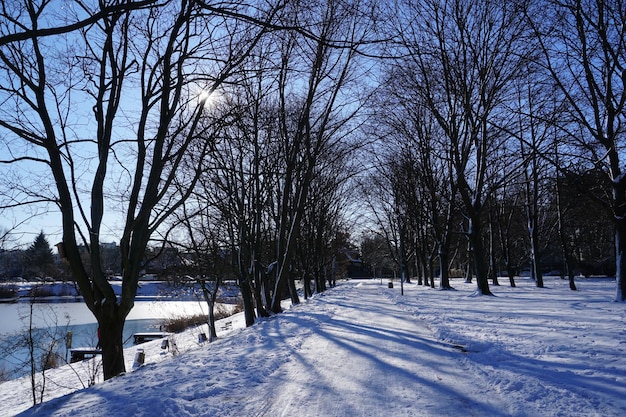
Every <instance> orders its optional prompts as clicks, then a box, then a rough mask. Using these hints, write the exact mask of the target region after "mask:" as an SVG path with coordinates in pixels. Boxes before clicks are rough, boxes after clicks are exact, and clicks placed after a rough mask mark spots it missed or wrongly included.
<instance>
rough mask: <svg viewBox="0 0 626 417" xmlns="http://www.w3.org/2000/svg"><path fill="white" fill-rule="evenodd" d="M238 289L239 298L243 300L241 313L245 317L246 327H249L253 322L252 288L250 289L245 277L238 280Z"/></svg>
mask: <svg viewBox="0 0 626 417" xmlns="http://www.w3.org/2000/svg"><path fill="white" fill-rule="evenodd" d="M239 290H240V291H241V298H242V301H243V314H244V316H245V319H246V327H250V326H252V325H253V324H254V319H255V315H254V304H253V303H252V290H251V289H250V283H249V282H248V280H247V279H245V280H241V281H240V282H239Z"/></svg>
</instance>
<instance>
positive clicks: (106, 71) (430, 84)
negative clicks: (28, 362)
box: [0, 0, 626, 379]
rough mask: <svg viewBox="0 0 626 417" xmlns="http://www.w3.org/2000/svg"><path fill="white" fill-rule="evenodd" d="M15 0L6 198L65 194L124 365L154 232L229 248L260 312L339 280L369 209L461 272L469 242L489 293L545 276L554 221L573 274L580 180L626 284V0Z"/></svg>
mask: <svg viewBox="0 0 626 417" xmlns="http://www.w3.org/2000/svg"><path fill="white" fill-rule="evenodd" d="M1 3H2V6H3V7H2V8H1V9H0V100H1V102H2V106H1V107H0V137H1V138H2V139H1V144H0V145H1V146H2V149H3V150H2V152H1V154H2V155H3V156H2V157H1V160H0V169H1V170H2V173H3V175H2V176H1V178H0V196H1V198H2V202H1V204H0V206H1V207H2V209H3V210H5V212H8V210H10V209H12V210H15V209H24V210H26V208H27V207H34V208H38V209H39V210H56V211H58V212H60V213H61V218H62V221H61V228H62V231H63V238H62V244H61V245H60V252H61V253H62V255H63V257H64V259H65V262H66V264H67V266H68V268H69V269H70V271H71V275H72V278H73V279H74V280H75V281H76V283H77V285H78V287H79V288H80V292H81V294H82V295H83V297H84V299H85V303H86V305H87V306H88V307H89V309H90V310H91V312H92V313H93V314H94V316H95V317H96V319H97V321H98V324H99V326H100V329H101V340H102V351H103V371H104V377H105V379H108V378H111V377H113V376H115V375H118V374H120V373H122V372H124V361H123V349H122V348H121V346H122V343H121V342H122V328H123V326H124V322H125V319H126V316H127V315H128V313H129V312H130V311H131V309H132V308H133V304H134V299H135V295H136V291H137V285H138V279H139V275H140V272H141V271H142V269H143V268H144V267H145V262H146V256H145V255H146V251H147V250H148V248H149V247H154V246H155V245H156V246H157V247H161V248H163V250H165V249H166V248H176V250H177V253H186V254H190V255H188V256H187V258H188V259H187V260H186V261H187V262H189V264H190V265H193V266H194V268H196V271H197V274H195V276H198V277H203V276H210V275H211V274H213V275H216V274H215V271H218V270H220V265H223V264H227V265H229V266H230V267H231V268H233V270H234V271H235V273H236V276H237V279H238V282H239V285H240V288H241V293H242V297H243V300H244V308H245V314H246V322H247V323H248V324H252V323H253V322H254V320H255V317H257V316H264V315H268V314H274V313H278V312H280V311H281V306H280V303H281V300H282V299H283V298H284V297H287V298H290V300H291V302H292V303H297V302H299V298H298V297H299V295H298V292H297V290H296V288H295V284H294V278H302V279H303V281H305V286H304V288H305V293H304V295H305V297H306V296H308V295H310V294H311V292H312V291H323V290H324V289H325V287H326V284H327V283H328V282H329V279H328V278H329V277H330V282H331V283H332V282H333V279H335V277H336V276H337V273H336V271H337V270H339V267H338V265H337V262H338V260H337V253H338V251H339V250H340V249H341V248H345V247H346V246H348V244H349V241H350V231H351V230H353V229H352V227H353V226H354V224H355V223H354V222H355V220H354V217H351V216H350V213H354V212H351V209H353V208H355V207H357V208H358V210H360V211H358V210H357V211H356V212H359V213H361V214H363V213H365V214H363V216H362V217H363V218H365V220H368V221H367V222H366V223H365V225H364V224H361V225H360V226H361V227H369V228H370V229H372V230H373V231H375V232H376V233H377V234H378V235H379V236H382V237H383V238H384V239H383V240H384V243H385V244H386V245H387V246H389V245H392V246H393V245H396V246H398V249H399V248H400V247H402V250H396V251H395V252H393V253H394V254H395V255H394V256H396V258H397V259H396V261H397V263H398V265H402V266H403V268H402V269H404V270H406V269H407V268H409V267H412V268H413V267H414V270H413V273H414V274H415V275H420V276H423V277H424V278H425V277H427V276H428V278H429V281H431V282H432V279H433V278H432V277H433V274H432V271H433V270H434V267H433V266H432V263H433V259H435V258H436V259H438V264H439V265H440V267H439V268H438V269H439V274H440V276H439V279H440V283H441V286H442V287H444V288H447V287H449V286H450V283H449V276H448V273H449V270H450V268H449V266H450V265H453V263H454V262H455V261H458V259H459V257H457V256H456V255H455V251H456V250H457V248H461V247H464V249H463V250H464V252H465V253H466V258H467V259H471V270H472V272H473V275H474V276H475V277H476V281H477V285H478V289H479V290H480V292H481V293H482V294H489V293H490V289H489V282H488V279H489V276H490V273H491V274H492V273H494V272H495V271H498V270H500V269H501V268H503V265H504V268H503V269H505V270H507V271H511V273H512V274H514V273H515V271H514V270H515V268H516V267H519V266H520V265H521V264H522V261H523V259H525V258H526V259H530V260H531V264H532V271H533V273H534V276H535V279H536V280H537V282H538V283H541V272H542V267H541V260H542V257H543V254H544V253H545V247H546V245H548V243H550V244H551V245H555V244H554V241H555V240H554V236H559V239H560V240H559V241H560V242H561V243H560V247H561V248H562V251H563V260H564V262H565V265H568V268H569V269H568V274H569V273H570V271H572V272H573V271H575V270H576V265H574V264H572V262H574V261H575V260H576V259H579V260H580V256H578V258H576V257H575V256H574V255H575V253H576V252H575V251H576V250H579V249H578V247H577V246H576V243H577V241H576V240H575V237H576V236H575V234H576V233H577V231H576V229H575V228H574V227H573V224H572V223H570V222H569V220H570V219H572V218H573V217H572V216H573V213H574V212H575V211H576V210H577V207H585V208H588V207H590V205H589V204H587V203H585V204H584V205H583V206H577V203H578V202H579V200H578V199H576V198H574V199H572V195H573V194H574V191H572V190H574V189H576V187H577V186H578V187H583V188H581V190H582V191H581V193H583V194H584V195H585V197H589V198H591V199H592V200H593V201H594V202H595V203H597V204H600V205H601V206H602V207H604V209H605V210H606V213H608V215H607V216H606V217H602V216H598V217H602V218H606V219H609V220H610V221H612V223H613V226H614V228H615V229H614V230H615V257H614V259H615V274H616V276H617V278H618V279H617V283H618V284H617V295H616V299H618V300H621V301H623V300H624V299H626V285H625V284H624V282H625V280H626V269H624V266H623V262H624V260H623V259H624V257H623V256H622V252H623V250H624V242H625V240H624V239H626V228H625V227H626V223H625V222H626V220H624V213H623V210H626V208H625V204H624V199H626V192H625V190H624V184H625V183H626V180H624V179H623V178H624V176H623V175H622V172H621V169H622V166H621V163H620V158H621V157H622V152H621V145H620V144H621V142H620V139H623V136H624V116H625V114H624V101H625V100H626V99H625V97H626V96H625V93H624V82H625V78H626V77H625V76H624V74H625V73H624V68H623V65H624V33H623V31H624V30H625V29H624V27H625V25H624V24H623V23H624V18H625V16H624V4H623V2H621V1H582V0H567V1H565V0H564V1H552V0H545V1H527V0H511V1H499V2H495V1H490V0H489V1H477V0H426V1H419V2H415V1H412V0H398V1H397V2H377V1H369V0H347V1H346V0H342V1H338V0H322V1H316V2H309V1H306V2H305V1H301V0H275V1H263V2H255V1H253V2H239V1H232V2H220V3H211V2H206V1H203V0H178V1H174V0H135V1H132V0H131V1H117V0H105V1H103V0H100V1H70V2H67V1H66V2H63V4H64V7H57V6H58V2H56V1H55V0H23V1H17V2H16V1H11V2H7V1H2V2H1ZM587 181H589V183H590V187H587V188H584V187H586V186H583V185H582V184H587ZM568 199H570V200H572V201H570V200H568ZM580 201H582V200H580ZM111 213H116V214H117V217H116V220H115V223H116V224H110V223H108V222H110V220H109V217H107V215H110V214H111ZM595 213H596V212H594V213H593V214H594V215H595ZM598 213H599V211H598ZM37 214H38V213H37V212H36V211H35V212H33V215H37ZM578 215H579V216H580V218H582V219H584V218H585V216H587V217H588V218H590V217H595V216H594V215H592V213H578ZM369 216H373V219H374V221H370V219H369ZM363 220H364V219H359V221H363ZM520 224H525V233H526V234H527V236H525V237H523V238H522V237H520V230H521V227H520ZM104 228H111V229H114V228H117V229H119V231H120V232H119V234H120V242H119V248H120V250H119V253H120V256H119V262H120V264H121V272H122V283H123V284H122V294H121V296H119V297H118V296H116V295H115V293H114V291H113V289H112V287H111V285H110V284H109V282H108V280H107V273H106V269H105V267H104V262H103V258H102V257H103V253H102V250H101V248H102V245H101V243H102V242H101V241H100V239H101V236H102V234H103V230H106V229H104ZM547 234H549V235H550V236H551V237H550V238H547V237H546V235H547ZM521 239H523V240H524V241H526V242H529V244H528V247H527V248H524V249H521V248H520V247H519V246H520V241H521ZM461 242H464V244H463V245H462V244H461ZM159 245H160V246H159ZM516 245H517V246H516ZM374 246H378V247H380V245H374ZM557 246H558V245H557ZM557 246H554V247H557ZM83 248H86V250H87V253H88V257H87V258H88V259H86V257H85V256H84V254H83ZM522 251H525V252H526V253H527V255H520V254H519V253H520V252H522ZM528 253H530V255H528ZM585 256H586V255H585ZM411 259H412V261H411ZM409 262H410V264H409ZM419 271H421V272H419ZM428 271H430V272H428ZM409 273H410V271H409ZM427 274H430V275H427ZM511 282H512V283H513V275H511ZM207 296H208V297H209V299H210V294H208V295H207Z"/></svg>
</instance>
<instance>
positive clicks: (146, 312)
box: [0, 301, 207, 379]
mask: <svg viewBox="0 0 626 417" xmlns="http://www.w3.org/2000/svg"><path fill="white" fill-rule="evenodd" d="M32 307H33V312H32V322H33V326H32V327H33V329H35V330H34V332H33V336H34V339H35V341H36V343H37V344H38V346H40V348H41V349H47V348H48V347H49V346H51V345H52V344H53V343H54V345H55V350H56V352H57V353H58V354H59V355H60V356H61V357H62V358H63V357H64V358H65V359H69V358H68V349H69V348H76V347H94V346H95V345H96V344H97V342H98V338H97V328H98V325H97V323H96V320H95V318H94V317H93V315H92V314H91V312H90V311H89V309H87V306H86V305H85V304H84V303H82V302H70V303H54V302H50V303H35V304H33V305H32ZM196 314H207V305H206V303H204V302H198V301H137V302H135V306H134V308H133V310H132V311H131V312H130V314H129V316H128V318H127V320H126V324H125V326H124V333H123V340H124V342H125V343H124V346H125V347H128V346H131V345H132V344H133V338H132V336H133V334H134V333H137V332H153V331H158V330H159V329H160V325H161V324H162V322H163V320H164V319H171V318H176V317H182V316H190V315H196ZM0 318H2V320H0V376H2V374H4V378H5V379H13V378H16V377H19V376H22V375H25V374H27V373H28V369H26V368H28V367H25V366H23V365H24V362H25V361H26V360H27V359H28V349H27V348H26V345H25V343H24V342H25V340H26V338H27V336H28V329H29V322H30V318H31V314H30V304H28V303H12V304H2V303H0ZM68 332H71V333H72V335H71V346H70V345H68V344H67V334H68ZM42 353H43V351H38V353H37V355H41V354H42Z"/></svg>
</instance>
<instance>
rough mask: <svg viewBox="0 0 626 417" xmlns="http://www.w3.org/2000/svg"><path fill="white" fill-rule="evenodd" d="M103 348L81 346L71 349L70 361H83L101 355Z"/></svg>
mask: <svg viewBox="0 0 626 417" xmlns="http://www.w3.org/2000/svg"><path fill="white" fill-rule="evenodd" d="M101 354H102V350H101V349H98V348H93V347H80V348H74V349H70V363H74V362H82V361H84V360H85V359H91V358H94V357H96V355H101Z"/></svg>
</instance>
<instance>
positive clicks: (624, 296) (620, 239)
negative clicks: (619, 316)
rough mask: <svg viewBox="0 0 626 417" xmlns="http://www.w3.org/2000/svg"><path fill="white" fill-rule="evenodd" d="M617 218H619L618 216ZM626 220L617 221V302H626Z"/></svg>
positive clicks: (622, 218) (617, 219)
mask: <svg viewBox="0 0 626 417" xmlns="http://www.w3.org/2000/svg"><path fill="white" fill-rule="evenodd" d="M616 217H617V216H616ZM625 251H626V218H624V217H623V216H621V217H620V218H616V220H615V281H616V287H617V288H616V293H615V301H618V302H624V301H626V253H624V252H625Z"/></svg>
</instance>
